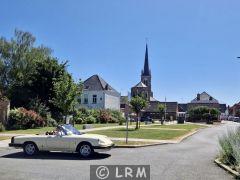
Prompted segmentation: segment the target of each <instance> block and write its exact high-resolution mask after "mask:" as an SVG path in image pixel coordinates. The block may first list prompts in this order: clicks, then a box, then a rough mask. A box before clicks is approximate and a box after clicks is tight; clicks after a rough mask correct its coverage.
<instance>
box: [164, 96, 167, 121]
mask: <svg viewBox="0 0 240 180" xmlns="http://www.w3.org/2000/svg"><path fill="white" fill-rule="evenodd" d="M164 118H165V121H166V120H167V98H166V97H165V108H164Z"/></svg>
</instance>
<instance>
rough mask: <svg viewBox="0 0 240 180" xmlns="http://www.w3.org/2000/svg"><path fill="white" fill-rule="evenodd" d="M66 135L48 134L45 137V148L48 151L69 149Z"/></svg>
mask: <svg viewBox="0 0 240 180" xmlns="http://www.w3.org/2000/svg"><path fill="white" fill-rule="evenodd" d="M66 136H67V135H49V136H48V137H47V139H46V149H48V150H49V151H69V149H70V142H69V141H68V138H67V137H66Z"/></svg>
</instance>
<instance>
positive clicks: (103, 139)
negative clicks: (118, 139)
mask: <svg viewBox="0 0 240 180" xmlns="http://www.w3.org/2000/svg"><path fill="white" fill-rule="evenodd" d="M80 136H81V137H84V138H90V139H99V140H102V141H104V142H106V143H108V144H111V143H113V142H112V141H111V140H110V138H108V137H107V136H104V135H100V134H82V135H80Z"/></svg>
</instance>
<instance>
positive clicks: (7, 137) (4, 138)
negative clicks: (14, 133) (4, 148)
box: [0, 136, 11, 141]
mask: <svg viewBox="0 0 240 180" xmlns="http://www.w3.org/2000/svg"><path fill="white" fill-rule="evenodd" d="M6 139H11V137H10V136H0V141H2V140H6Z"/></svg>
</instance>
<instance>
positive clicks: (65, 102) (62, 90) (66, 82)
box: [51, 73, 82, 120]
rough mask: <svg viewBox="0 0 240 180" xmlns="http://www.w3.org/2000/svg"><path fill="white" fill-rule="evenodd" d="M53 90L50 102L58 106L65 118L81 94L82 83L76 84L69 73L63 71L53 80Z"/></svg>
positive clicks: (72, 109)
mask: <svg viewBox="0 0 240 180" xmlns="http://www.w3.org/2000/svg"><path fill="white" fill-rule="evenodd" d="M53 84H54V87H53V91H54V93H55V96H54V98H53V99H52V100H51V101H52V103H53V104H54V105H55V106H56V107H58V108H59V109H60V110H61V111H62V113H63V115H64V116H65V120H66V117H67V115H69V114H70V113H71V112H73V111H74V108H75V106H76V105H77V103H78V101H77V97H78V96H80V95H81V92H82V83H81V82H78V83H77V84H76V83H75V82H74V81H73V79H72V77H71V75H69V74H66V73H63V74H62V75H61V76H60V77H59V78H57V79H55V80H54V83H53Z"/></svg>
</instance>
